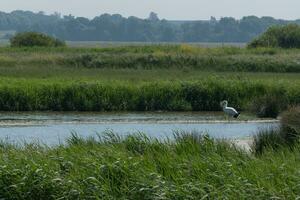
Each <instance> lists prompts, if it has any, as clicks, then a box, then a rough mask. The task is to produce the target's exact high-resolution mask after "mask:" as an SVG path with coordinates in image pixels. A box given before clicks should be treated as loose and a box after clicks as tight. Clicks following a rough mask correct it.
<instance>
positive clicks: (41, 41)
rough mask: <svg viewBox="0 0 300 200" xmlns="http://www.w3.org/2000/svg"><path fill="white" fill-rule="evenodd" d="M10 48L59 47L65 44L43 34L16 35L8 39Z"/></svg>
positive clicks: (25, 33) (26, 33) (27, 33)
mask: <svg viewBox="0 0 300 200" xmlns="http://www.w3.org/2000/svg"><path fill="white" fill-rule="evenodd" d="M10 44H11V46H12V47H61V46H65V42H64V41H61V40H59V39H56V38H53V37H51V36H48V35H45V34H43V33H36V32H24V33H18V34H16V35H15V36H14V37H12V38H11V39H10Z"/></svg>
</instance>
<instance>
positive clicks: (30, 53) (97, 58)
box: [0, 45, 300, 73]
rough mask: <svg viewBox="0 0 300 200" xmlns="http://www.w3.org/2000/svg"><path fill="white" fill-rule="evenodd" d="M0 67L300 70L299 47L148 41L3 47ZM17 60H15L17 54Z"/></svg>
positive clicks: (231, 70)
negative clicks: (206, 45)
mask: <svg viewBox="0 0 300 200" xmlns="http://www.w3.org/2000/svg"><path fill="white" fill-rule="evenodd" d="M0 53H1V55H2V60H3V61H2V62H1V60H0V67H5V66H7V62H6V61H10V62H9V65H10V66H48V67H52V66H60V67H71V68H109V69H111V68H114V69H147V70H150V69H183V68H187V69H193V70H202V71H203V70H205V71H220V72H226V71H227V72H228V71H230V72H233V71H236V72H237V71H238V72H241V71H243V72H276V73H279V72H300V64H299V59H300V58H299V53H298V50H280V49H266V48H262V49H255V50H254V49H251V50H249V49H242V48H236V47H222V48H200V47H195V46H189V45H148V46H126V47H115V48H37V47H34V48H1V49H0ZM16 56H17V57H18V60H14V58H15V57H16ZM12 59H13V60H12Z"/></svg>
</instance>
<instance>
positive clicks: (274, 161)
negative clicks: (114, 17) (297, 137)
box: [0, 133, 300, 199]
mask: <svg viewBox="0 0 300 200" xmlns="http://www.w3.org/2000/svg"><path fill="white" fill-rule="evenodd" d="M0 151H1V154H0V197H1V198H3V199H219V198H222V199H224V198H225V199H271V198H273V199H295V198H297V197H299V195H300V192H299V191H300V190H299V189H300V188H299V181H300V178H299V177H300V176H299V170H298V169H299V167H300V161H299V159H298V157H299V156H300V149H299V148H298V147H297V148H295V149H294V150H293V151H290V150H288V149H282V150H281V151H280V152H278V151H277V152H276V153H275V152H273V151H272V150H269V151H266V152H265V153H264V154H263V155H261V156H259V157H253V156H252V155H251V154H248V153H245V152H244V151H242V150H239V149H238V148H236V147H235V146H233V145H230V144H228V143H226V142H224V141H215V140H212V139H209V138H208V137H206V136H199V135H198V136H196V135H195V134H194V135H187V134H177V135H176V136H175V140H173V139H172V140H170V141H158V140H154V139H149V138H147V137H146V136H144V135H133V136H129V137H126V138H120V137H119V136H117V135H114V134H112V133H107V134H105V135H104V136H102V137H101V138H99V139H97V140H96V139H89V140H83V139H80V138H78V137H77V136H76V135H74V136H73V138H71V139H70V140H69V143H68V145H67V146H59V147H56V148H52V149H49V148H46V147H41V146H38V145H26V146H25V147H23V148H20V147H19V148H18V147H14V146H11V145H8V144H2V145H1V148H0Z"/></svg>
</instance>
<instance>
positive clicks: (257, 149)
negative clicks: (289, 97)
mask: <svg viewBox="0 0 300 200" xmlns="http://www.w3.org/2000/svg"><path fill="white" fill-rule="evenodd" d="M299 137H300V107H299V106H298V107H292V108H290V109H289V110H288V111H286V112H284V113H283V114H282V118H281V120H280V127H278V128H269V129H264V130H260V131H259V132H258V134H257V135H256V136H254V141H253V145H252V151H253V152H254V153H255V154H261V153H263V152H264V151H265V150H266V149H268V148H271V149H273V150H277V149H279V148H280V147H283V146H288V147H290V148H292V147H294V146H295V145H296V144H299V141H300V140H299Z"/></svg>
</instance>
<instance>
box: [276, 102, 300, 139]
mask: <svg viewBox="0 0 300 200" xmlns="http://www.w3.org/2000/svg"><path fill="white" fill-rule="evenodd" d="M281 132H282V137H283V138H284V140H285V141H286V142H287V143H288V144H289V145H293V144H294V143H297V142H299V137H300V106H298V107H292V108H290V109H289V110H288V111H286V112H284V113H283V114H282V118H281Z"/></svg>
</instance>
